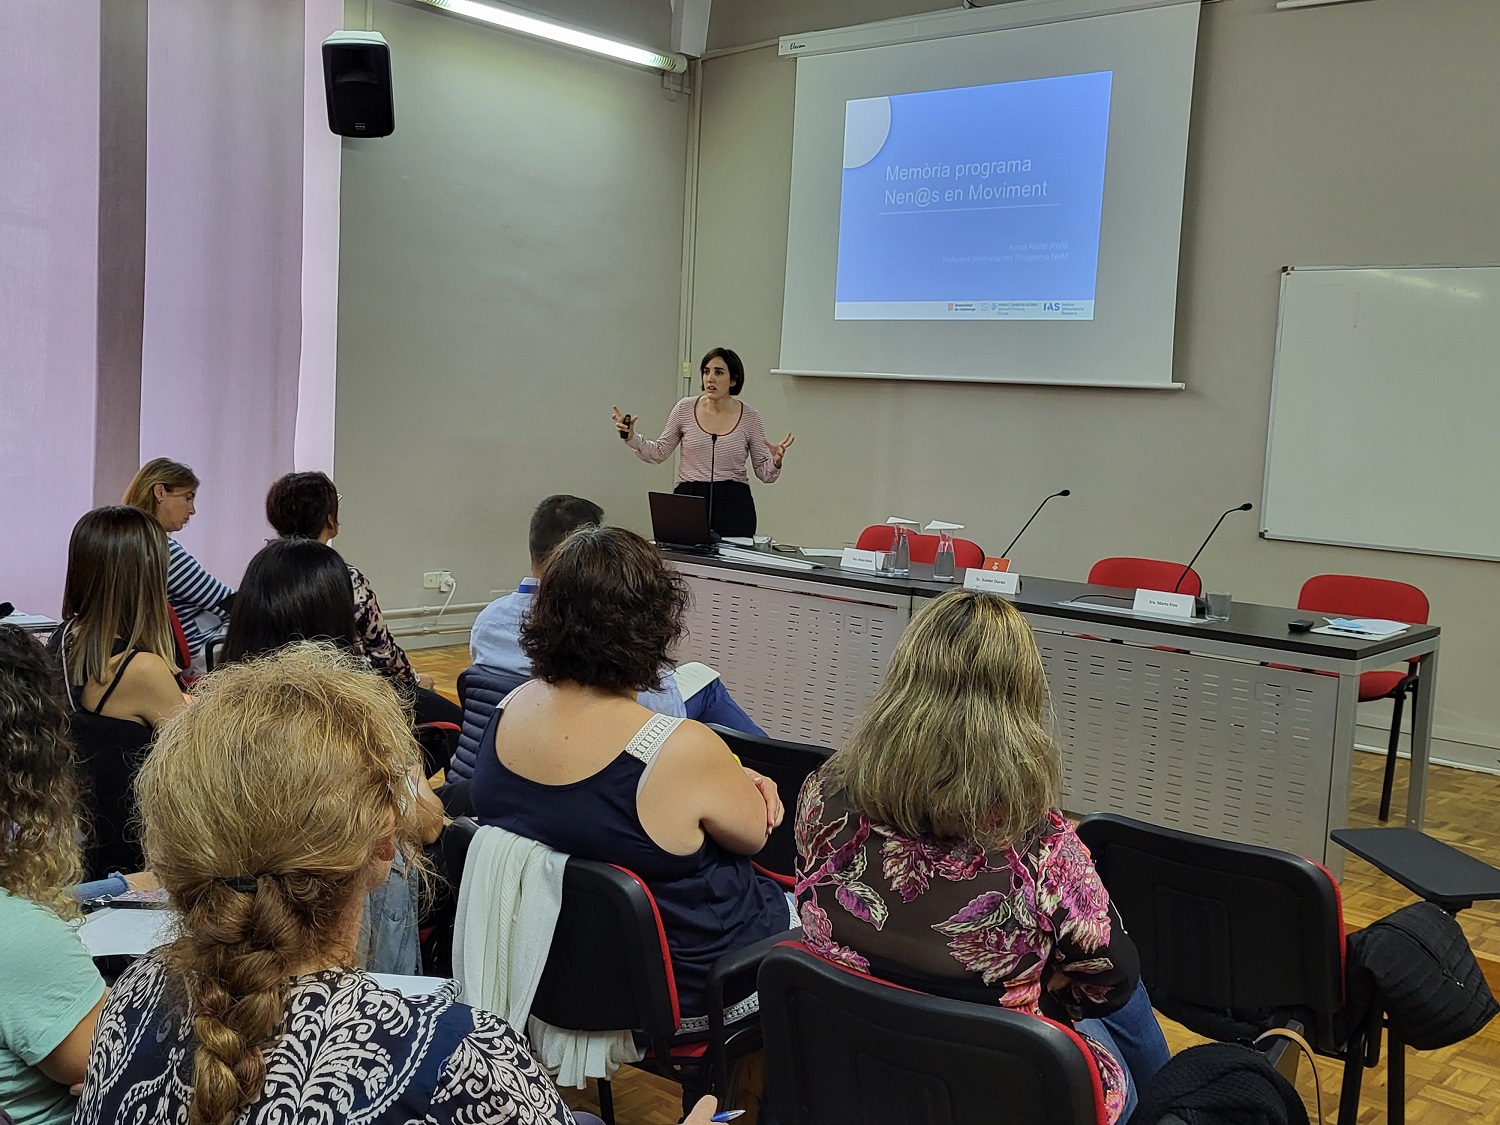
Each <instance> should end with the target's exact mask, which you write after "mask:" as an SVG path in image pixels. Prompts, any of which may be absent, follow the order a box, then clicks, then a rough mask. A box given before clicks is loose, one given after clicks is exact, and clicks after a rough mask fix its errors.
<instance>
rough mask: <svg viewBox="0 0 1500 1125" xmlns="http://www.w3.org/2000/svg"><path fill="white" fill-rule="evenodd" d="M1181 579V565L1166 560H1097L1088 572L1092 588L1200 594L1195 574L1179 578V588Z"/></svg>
mask: <svg viewBox="0 0 1500 1125" xmlns="http://www.w3.org/2000/svg"><path fill="white" fill-rule="evenodd" d="M1178 578H1182V564H1181V563H1176V562H1167V561H1166V560H1165V559H1136V558H1130V557H1128V556H1118V557H1115V558H1108V559H1100V560H1099V561H1098V562H1096V563H1095V564H1094V565H1093V567H1092V568H1091V569H1090V570H1089V585H1091V586H1118V587H1120V588H1121V589H1123V590H1164V591H1168V592H1170V591H1171V590H1173V589H1175V590H1176V591H1177V592H1178V593H1179V594H1192V595H1193V596H1194V597H1197V596H1198V595H1199V594H1201V593H1203V579H1201V578H1199V577H1198V572H1197V571H1196V570H1190V571H1188V572H1187V577H1185V578H1182V584H1181V585H1180V586H1179V585H1178V584H1177V579H1178Z"/></svg>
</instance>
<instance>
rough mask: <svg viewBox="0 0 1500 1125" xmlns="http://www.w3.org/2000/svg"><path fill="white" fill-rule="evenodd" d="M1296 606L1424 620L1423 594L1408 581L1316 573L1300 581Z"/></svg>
mask: <svg viewBox="0 0 1500 1125" xmlns="http://www.w3.org/2000/svg"><path fill="white" fill-rule="evenodd" d="M1297 608H1298V609H1308V610H1312V611H1313V612H1315V613H1338V614H1345V615H1347V616H1350V617H1381V618H1385V619H1387V620H1390V621H1405V622H1406V623H1408V624H1410V625H1425V624H1426V623H1427V612H1428V608H1427V595H1426V594H1424V593H1422V591H1421V590H1419V589H1418V588H1417V587H1415V586H1413V585H1412V584H1411V583H1409V582H1396V581H1393V580H1392V579H1389V578H1361V577H1359V576H1358V575H1357V574H1319V575H1316V576H1314V577H1312V578H1309V579H1308V580H1307V581H1306V582H1304V583H1302V592H1301V593H1300V594H1298V595H1297Z"/></svg>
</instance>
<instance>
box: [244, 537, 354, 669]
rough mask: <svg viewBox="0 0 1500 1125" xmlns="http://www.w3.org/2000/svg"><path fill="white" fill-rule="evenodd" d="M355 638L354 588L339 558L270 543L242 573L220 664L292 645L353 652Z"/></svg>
mask: <svg viewBox="0 0 1500 1125" xmlns="http://www.w3.org/2000/svg"><path fill="white" fill-rule="evenodd" d="M358 638H359V633H358V631H357V629H356V627H355V624H354V585H353V583H352V581H351V580H350V577H349V568H348V566H346V565H345V563H344V560H343V559H342V558H341V557H340V556H339V553H338V552H337V551H335V550H334V549H333V548H332V547H328V546H325V545H324V544H322V543H319V542H317V541H316V540H312V539H273V540H272V541H271V542H269V543H267V544H266V545H265V546H264V547H262V548H261V549H260V550H259V551H258V552H257V553H256V555H255V557H254V558H253V559H251V560H250V565H249V566H247V567H246V568H245V578H244V581H242V582H241V583H240V588H239V592H238V593H237V594H236V595H235V599H234V609H233V610H232V611H231V612H230V615H229V635H228V637H226V638H225V641H224V657H223V659H224V661H225V662H226V663H227V662H229V661H234V660H244V659H246V658H248V657H251V656H259V655H260V654H261V653H266V652H274V651H275V650H276V649H279V648H281V647H282V646H284V645H288V644H291V643H292V642H293V641H332V642H333V643H334V644H336V645H338V646H339V647H341V648H353V647H354V645H355V644H356V643H357V642H358Z"/></svg>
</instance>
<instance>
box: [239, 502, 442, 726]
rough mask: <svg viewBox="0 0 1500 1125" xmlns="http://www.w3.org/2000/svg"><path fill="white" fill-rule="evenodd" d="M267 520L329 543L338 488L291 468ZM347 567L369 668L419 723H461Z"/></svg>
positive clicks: (364, 581) (282, 530) (286, 535)
mask: <svg viewBox="0 0 1500 1125" xmlns="http://www.w3.org/2000/svg"><path fill="white" fill-rule="evenodd" d="M266 522H267V523H269V524H270V525H271V526H272V527H273V528H275V529H276V534H277V535H280V536H281V537H282V538H283V539H316V540H317V541H318V542H319V543H327V542H329V541H330V540H331V539H333V537H334V536H335V535H337V534H338V533H339V493H338V489H336V488H335V487H334V485H333V481H331V480H329V479H328V476H327V474H325V473H288V474H287V475H286V476H284V477H282V478H281V479H280V480H278V481H277V482H276V483H275V484H273V485H272V486H271V490H270V491H269V492H267V493H266ZM348 570H349V581H350V583H351V584H352V585H353V587H354V619H355V622H356V624H357V626H358V629H359V644H360V648H361V649H362V650H363V652H364V655H365V658H366V659H367V660H369V662H370V667H372V668H374V669H375V671H377V672H379V673H380V674H381V675H382V676H385V677H386V678H387V679H389V680H390V681H391V683H392V684H394V685H395V687H396V690H397V691H399V692H401V694H403V695H405V696H407V697H408V698H410V699H411V700H412V701H413V705H414V707H415V710H416V716H417V722H419V723H453V724H455V725H457V724H461V723H462V722H463V717H464V714H463V708H461V707H459V705H458V704H456V703H454V702H453V701H452V700H451V699H446V698H444V697H443V696H441V695H439V694H438V693H437V692H436V691H434V690H433V686H432V685H433V680H432V677H431V676H429V675H427V674H425V673H423V674H421V675H419V674H418V673H417V672H415V671H414V670H413V669H412V666H411V661H410V660H408V659H407V657H406V653H405V652H403V651H402V649H401V646H400V645H398V644H397V643H396V639H395V638H394V637H392V636H391V631H390V630H389V629H388V628H386V624H385V617H384V616H383V615H382V614H381V612H380V602H379V601H378V600H377V599H376V597H375V589H374V587H372V586H371V585H370V580H369V579H368V578H366V577H365V576H364V575H363V574H362V573H361V572H360V571H359V569H358V568H357V567H353V566H350V567H349V568H348Z"/></svg>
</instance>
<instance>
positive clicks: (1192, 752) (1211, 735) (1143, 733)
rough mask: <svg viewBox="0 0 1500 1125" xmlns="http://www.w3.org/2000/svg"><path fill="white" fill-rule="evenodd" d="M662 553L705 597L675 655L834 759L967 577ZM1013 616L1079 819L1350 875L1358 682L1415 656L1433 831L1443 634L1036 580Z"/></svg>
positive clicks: (1417, 784)
mask: <svg viewBox="0 0 1500 1125" xmlns="http://www.w3.org/2000/svg"><path fill="white" fill-rule="evenodd" d="M664 554H665V556H666V558H667V559H668V561H669V562H670V563H671V564H672V565H673V566H674V567H675V568H676V569H677V570H678V571H680V572H681V573H682V574H683V576H684V577H685V578H686V580H687V583H688V586H689V589H690V590H691V594H692V599H691V605H690V608H689V611H688V619H687V635H686V637H685V638H684V640H683V642H682V644H681V646H680V649H679V657H680V658H681V659H683V660H701V661H703V662H704V663H705V664H708V665H710V666H711V667H714V668H717V669H718V670H719V673H720V675H721V676H722V677H723V679H724V682H725V684H726V685H727V686H728V687H729V689H730V690H731V691H732V692H733V694H734V696H735V698H736V699H737V700H738V701H739V702H740V704H741V705H742V706H743V707H744V708H745V710H746V711H747V712H749V714H750V715H751V716H752V717H753V718H754V719H755V721H756V722H757V723H759V724H760V725H761V726H762V727H764V728H765V729H766V731H767V732H768V733H770V734H772V735H773V736H775V737H777V738H784V739H790V740H793V741H797V742H810V743H814V744H817V745H821V746H829V747H837V746H839V745H841V744H842V742H843V740H844V737H845V735H847V734H848V732H849V729H850V727H851V726H852V724H853V723H854V720H855V719H856V718H857V717H858V715H859V714H860V712H861V711H862V709H863V708H864V706H865V703H866V702H867V701H868V700H869V699H870V697H871V696H872V695H873V694H874V693H875V690H876V688H877V687H878V686H879V685H880V680H881V677H882V675H883V674H884V672H885V667H886V664H887V662H888V661H889V659H890V656H891V651H892V649H893V648H894V647H895V644H896V641H897V639H898V638H899V637H900V636H901V632H902V630H903V629H905V627H906V624H907V622H908V621H910V620H911V617H912V615H913V614H914V613H916V612H917V611H918V610H920V609H921V608H922V606H923V605H925V604H926V603H927V602H928V601H930V600H932V599H933V598H935V597H937V596H939V595H941V594H943V593H944V592H946V591H948V590H951V589H953V588H954V586H955V585H960V584H962V581H963V572H962V571H960V572H959V576H958V580H957V582H938V581H934V580H933V579H932V577H931V573H932V568H931V567H930V566H923V565H922V564H918V563H913V564H912V568H911V569H912V575H911V577H909V578H889V577H885V576H882V575H875V574H867V573H862V572H857V571H850V570H843V569H840V568H839V567H838V566H837V565H836V563H834V562H833V561H832V560H829V562H830V565H826V566H820V567H819V568H818V569H816V570H789V569H786V568H785V567H782V566H778V565H776V562H777V560H778V558H779V556H770V557H769V558H768V560H767V562H766V563H765V564H761V563H759V562H749V561H738V560H733V561H732V560H729V559H723V558H712V557H704V556H699V555H690V554H684V553H678V552H673V551H670V550H669V551H666V552H664ZM1080 597H1086V598H1088V599H1089V600H1090V601H1092V602H1093V603H1094V604H1078V602H1077V599H1079V598H1080ZM1009 600H1010V601H1011V602H1012V603H1013V604H1014V605H1015V606H1016V608H1017V609H1019V610H1020V611H1021V612H1022V614H1024V615H1025V617H1026V619H1027V620H1028V621H1029V622H1030V623H1031V627H1032V629H1033V630H1034V632H1035V634H1036V639H1037V644H1038V647H1039V648H1040V649H1041V653H1042V661H1043V663H1044V664H1045V665H1046V669H1047V683H1048V694H1049V697H1050V702H1051V707H1052V711H1053V730H1054V734H1055V736H1056V738H1057V740H1058V744H1059V747H1060V748H1061V750H1062V757H1063V765H1064V786H1063V794H1064V802H1063V803H1064V808H1066V809H1067V811H1068V812H1070V813H1074V814H1078V815H1082V814H1085V813H1090V812H1096V811H1102V810H1108V811H1112V812H1119V813H1124V814H1126V815H1128V816H1134V817H1138V818H1140V819H1142V820H1146V821H1149V822H1151V823H1154V824H1160V825H1165V826H1169V827H1174V828H1181V829H1184V830H1187V831H1190V832H1198V833H1202V834H1205V835H1209V836H1215V837H1219V838H1222V839H1229V840H1240V841H1244V842H1247V843H1255V844H1265V845H1269V846H1271V847H1277V848H1283V849H1286V850H1288V851H1292V852H1295V853H1297V854H1299V855H1304V856H1307V857H1309V858H1311V859H1315V860H1318V861H1320V862H1322V863H1323V864H1324V865H1325V866H1327V867H1328V868H1330V869H1331V870H1333V871H1334V872H1335V874H1338V873H1340V872H1341V870H1342V862H1343V861H1342V850H1341V849H1339V848H1337V847H1334V846H1332V845H1331V844H1330V843H1329V840H1328V834H1329V832H1330V831H1332V830H1333V829H1335V828H1341V827H1343V826H1344V825H1345V824H1346V823H1347V822H1348V813H1349V775H1350V769H1351V765H1352V760H1353V753H1354V730H1355V717H1356V705H1357V703H1358V700H1359V677H1360V674H1361V673H1363V672H1369V671H1374V670H1376V669H1385V668H1391V667H1393V666H1398V665H1401V664H1403V663H1404V662H1405V661H1407V660H1415V661H1418V662H1419V664H1420V671H1421V679H1422V690H1421V691H1420V692H1418V693H1417V695H1416V703H1415V716H1414V723H1415V733H1414V737H1413V738H1412V762H1411V782H1410V786H1409V789H1408V792H1407V805H1406V823H1407V824H1408V825H1409V826H1411V827H1413V828H1420V827H1421V826H1422V817H1423V810H1424V804H1425V799H1426V792H1427V762H1428V754H1429V748H1430V745H1431V739H1432V718H1433V697H1434V696H1435V695H1436V690H1435V689H1436V687H1437V671H1438V638H1439V630H1438V628H1437V627H1436V626H1430V625H1419V626H1412V627H1410V628H1409V629H1407V630H1406V631H1405V632H1402V633H1400V634H1398V635H1396V636H1393V637H1388V638H1385V639H1383V640H1373V639H1366V638H1360V637H1352V636H1333V635H1328V634H1320V633H1311V632H1309V633H1293V632H1291V631H1290V630H1289V628H1288V625H1289V623H1290V622H1291V621H1292V620H1294V619H1296V618H1299V617H1306V616H1308V614H1306V613H1305V612H1301V611H1298V610H1293V609H1284V608H1278V607H1275V606H1264V605H1253V604H1245V603H1243V602H1235V603H1234V605H1233V608H1232V610H1231V613H1230V616H1229V620H1227V621H1205V620H1194V621H1177V620H1170V619H1165V618H1160V617H1149V618H1148V617H1143V616H1136V615H1134V614H1132V613H1131V612H1129V602H1130V597H1129V594H1128V593H1126V592H1122V591H1121V590H1118V589H1114V588H1111V587H1104V586H1090V585H1087V584H1085V583H1081V582H1065V581H1060V580H1057V579H1051V578H1033V577H1031V576H1025V577H1023V578H1022V579H1021V588H1020V592H1019V593H1018V594H1016V595H1015V596H1014V597H1012V598H1010V599H1009Z"/></svg>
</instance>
